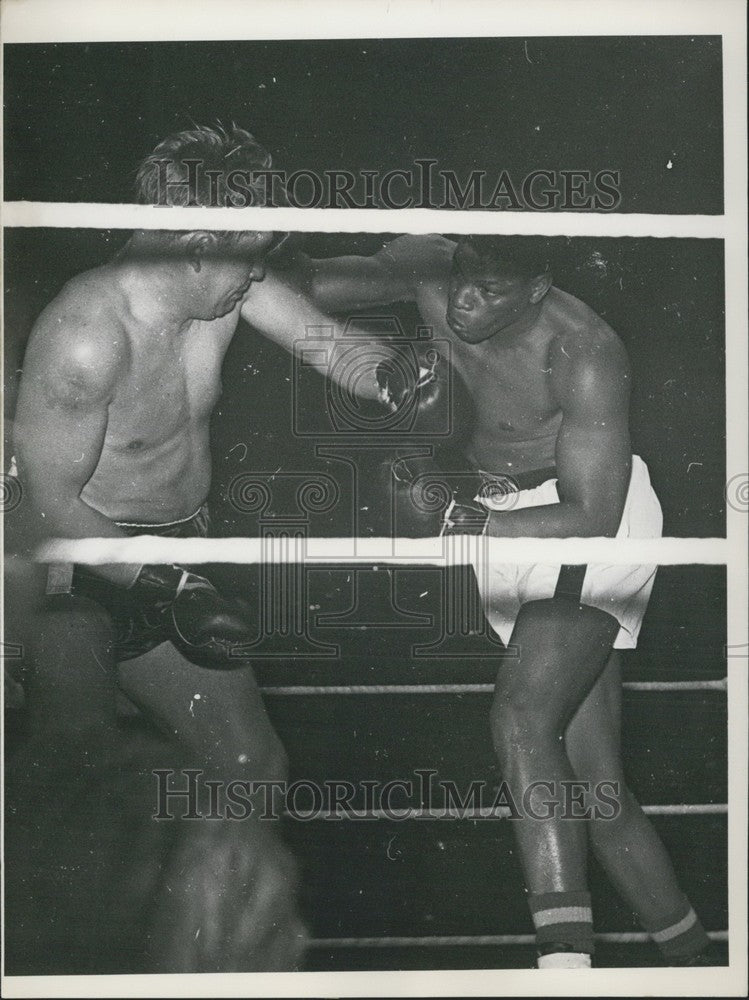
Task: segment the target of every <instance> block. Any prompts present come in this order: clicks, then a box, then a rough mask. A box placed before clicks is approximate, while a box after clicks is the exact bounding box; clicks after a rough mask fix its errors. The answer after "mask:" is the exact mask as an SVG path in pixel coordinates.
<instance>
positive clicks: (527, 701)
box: [490, 678, 563, 763]
mask: <svg viewBox="0 0 749 1000" xmlns="http://www.w3.org/2000/svg"><path fill="white" fill-rule="evenodd" d="M552 701H553V699H552V698H551V697H550V693H549V692H548V691H543V690H541V689H540V688H539V687H536V686H534V685H533V684H532V683H528V682H527V681H525V682H524V681H522V680H520V679H518V678H515V679H514V681H511V682H502V681H500V682H498V684H497V687H496V690H495V696H494V701H493V704H492V708H491V714H490V726H491V733H492V740H493V742H494V748H495V750H496V752H497V754H498V756H499V759H500V762H501V763H506V762H507V761H508V760H510V759H511V758H513V757H515V756H516V755H517V754H522V753H532V752H534V750H535V751H537V750H539V749H541V748H543V747H544V746H547V745H552V744H553V743H555V742H557V741H559V740H561V738H562V732H563V725H562V721H561V720H560V719H559V716H558V713H557V712H556V711H555V708H554V706H553V704H552V703H551V702H552Z"/></svg>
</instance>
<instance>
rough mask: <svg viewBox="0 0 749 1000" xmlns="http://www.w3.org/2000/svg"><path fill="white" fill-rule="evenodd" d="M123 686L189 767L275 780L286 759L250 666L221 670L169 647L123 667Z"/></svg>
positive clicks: (150, 653)
mask: <svg viewBox="0 0 749 1000" xmlns="http://www.w3.org/2000/svg"><path fill="white" fill-rule="evenodd" d="M119 684H120V688H121V690H122V691H123V692H124V694H125V695H126V696H127V697H128V698H129V699H130V700H131V701H132V702H134V703H135V704H136V705H137V706H138V708H139V709H140V710H141V711H142V712H144V713H145V714H146V715H147V716H148V717H149V718H150V719H151V720H152V721H153V722H155V723H156V724H157V725H158V726H159V728H161V729H162V731H163V732H164V733H165V734H166V735H167V736H168V737H169V738H170V739H173V740H176V741H177V742H178V743H180V744H182V746H185V747H187V748H188V749H189V750H190V751H191V753H192V755H193V756H192V757H191V759H190V761H189V763H190V764H195V765H197V766H200V767H210V766H214V765H215V766H219V767H221V768H223V769H226V768H227V767H228V768H229V769H230V774H229V775H228V776H229V777H233V778H238V779H243V778H246V777H249V778H251V779H253V780H277V779H279V780H280V779H282V778H283V777H285V771H286V758H285V754H284V751H283V747H282V746H281V743H280V740H279V739H278V737H277V735H276V733H275V731H274V729H273V727H272V725H271V722H270V719H269V718H268V714H267V712H266V710H265V705H264V704H263V699H262V696H261V694H260V691H259V689H258V686H257V682H256V680H255V676H254V674H253V672H252V670H251V668H250V667H241V668H239V669H236V670H228V671H220V670H209V669H207V668H205V667H199V666H197V665H196V664H194V663H191V662H190V661H189V660H187V659H185V657H184V656H182V654H181V653H179V652H178V650H176V649H175V647H174V646H173V645H172V644H171V643H170V642H165V643H162V644H161V645H160V646H157V647H156V648H155V649H152V650H150V651H149V652H147V653H144V654H143V655H142V656H138V657H136V658H134V659H132V660H125V661H124V662H121V663H120V664H119Z"/></svg>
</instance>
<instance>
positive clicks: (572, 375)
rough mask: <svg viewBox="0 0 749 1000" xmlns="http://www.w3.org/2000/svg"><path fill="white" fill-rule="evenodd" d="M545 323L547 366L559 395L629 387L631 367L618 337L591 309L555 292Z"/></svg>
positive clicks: (578, 301)
mask: <svg viewBox="0 0 749 1000" xmlns="http://www.w3.org/2000/svg"><path fill="white" fill-rule="evenodd" d="M546 322H547V323H548V324H549V328H550V337H549V341H548V362H549V367H550V368H551V372H552V379H553V381H554V382H555V383H556V387H557V390H558V391H562V392H564V391H566V390H567V389H570V387H574V390H575V391H576V392H580V391H585V390H589V391H594V390H596V388H599V387H600V388H601V389H603V390H604V391H607V390H610V391H613V390H614V388H615V387H617V386H621V385H622V384H623V383H628V381H629V377H630V365H629V359H628V357H627V351H626V348H625V346H624V344H623V343H622V341H621V339H620V338H619V336H618V335H617V334H616V333H615V332H614V330H612V328H611V327H610V326H609V325H608V323H606V322H605V321H604V320H603V319H601V317H600V316H598V315H597V313H595V312H594V311H593V310H592V309H591V308H590V307H589V306H587V305H586V304H585V303H584V302H581V301H580V300H579V299H576V298H575V297H574V296H572V295H568V294H567V293H565V292H560V291H559V290H558V289H553V295H552V296H551V297H550V309H549V310H548V311H547V315H546Z"/></svg>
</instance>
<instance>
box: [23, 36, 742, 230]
mask: <svg viewBox="0 0 749 1000" xmlns="http://www.w3.org/2000/svg"><path fill="white" fill-rule="evenodd" d="M4 60H5V102H6V112H5V197H6V199H7V200H9V201H15V200H28V201H93V202H117V201H130V200H132V183H133V177H134V171H135V168H136V166H137V164H138V162H139V160H140V159H141V158H142V157H143V156H144V155H145V154H147V153H148V152H150V151H151V150H152V149H153V147H154V146H155V145H156V143H157V142H158V141H159V140H161V139H163V138H164V137H165V136H166V135H167V134H169V133H171V132H174V131H178V130H182V129H185V128H190V127H191V125H192V123H193V122H197V123H199V124H207V123H210V122H211V121H215V120H216V119H217V118H218V119H221V120H222V121H224V122H229V121H231V120H232V119H233V120H236V122H237V123H238V124H239V125H241V126H243V127H245V128H249V130H250V131H251V132H253V133H255V134H256V135H257V137H258V139H259V140H260V141H261V142H262V143H263V145H265V146H266V147H267V149H268V150H270V152H271V153H272V154H273V156H274V161H275V164H276V166H278V167H281V168H284V169H286V170H287V171H288V172H292V171H294V170H297V169H306V170H312V171H316V172H322V171H323V170H332V169H347V170H352V171H358V170H361V169H368V170H378V171H386V170H389V169H397V168H409V167H411V166H412V165H413V161H414V159H415V158H418V157H429V156H433V157H435V158H436V159H437V160H438V161H439V164H438V166H439V167H440V168H442V169H448V170H455V171H457V172H458V174H459V175H460V176H461V177H464V178H465V177H467V176H468V174H469V173H470V171H471V170H473V169H484V170H486V171H488V173H489V174H490V175H491V176H497V175H498V174H499V172H500V171H501V170H502V169H507V170H508V171H509V173H510V175H511V177H512V179H513V183H514V184H516V185H519V184H520V183H521V182H522V178H523V177H524V176H525V175H526V174H527V173H528V172H530V171H531V170H543V169H548V170H555V171H559V170H565V169H587V170H591V171H592V172H593V173H595V172H596V171H598V170H601V169H612V170H620V171H621V191H622V195H623V200H622V204H621V206H620V210H621V211H624V212H648V213H698V214H710V213H718V214H719V213H721V212H722V211H723V159H722V145H723V129H722V76H721V74H722V60H721V46H720V38H719V37H712V36H699V37H687V36H673V37H604V38H595V37H593V38H529V39H527V40H524V39H522V38H501V39H496V38H494V39H487V38H483V39H467V38H449V39H392V40H376V39H367V40H361V41H356V40H337V41H278V42H276V41H273V42H220V43H215V42H174V43H170V42H169V43H168V42H163V43H149V44H139V43H138V44H135V43H128V44H109V43H107V44H104V43H99V44H61V45H31V44H24V45H6V46H5V49H4ZM669 162H670V163H671V167H670V168H669V167H668V166H667V164H668V163H669ZM491 188H493V184H492V185H491ZM491 188H490V190H491Z"/></svg>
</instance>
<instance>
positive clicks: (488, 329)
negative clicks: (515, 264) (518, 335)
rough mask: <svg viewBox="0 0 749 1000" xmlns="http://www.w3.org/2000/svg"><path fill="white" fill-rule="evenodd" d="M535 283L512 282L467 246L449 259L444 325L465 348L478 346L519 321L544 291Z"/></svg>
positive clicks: (459, 246) (513, 279) (462, 246)
mask: <svg viewBox="0 0 749 1000" xmlns="http://www.w3.org/2000/svg"><path fill="white" fill-rule="evenodd" d="M543 286H544V282H542V283H541V285H539V281H538V279H535V278H532V279H525V278H516V277H512V276H510V275H508V274H507V273H504V272H503V270H502V267H501V264H494V263H487V262H486V261H483V260H482V259H481V258H480V257H479V256H478V254H477V253H476V251H475V250H474V249H473V248H472V247H471V246H470V244H468V243H461V244H459V245H458V248H457V249H456V251H455V255H454V257H453V265H452V272H451V274H450V288H449V292H448V298H447V314H446V319H447V324H448V326H449V327H450V329H451V330H452V331H453V333H454V334H455V335H456V336H457V337H459V338H460V340H462V341H464V342H465V343H467V344H480V343H481V342H482V341H484V340H488V339H489V337H493V336H494V335H495V334H497V333H500V332H501V331H502V330H505V329H507V328H508V327H510V326H512V325H513V323H515V322H517V320H519V319H521V318H522V317H523V316H524V315H525V314H526V313H528V311H529V310H531V309H533V307H534V306H535V305H536V303H537V302H539V301H540V299H541V298H543V295H544V294H545V292H546V288H548V284H546V285H545V287H543Z"/></svg>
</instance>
